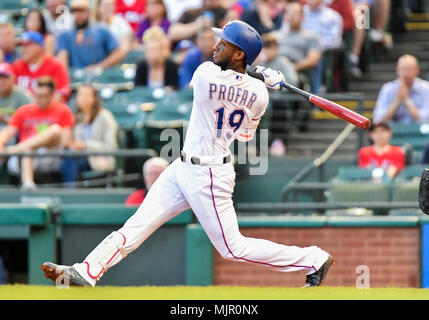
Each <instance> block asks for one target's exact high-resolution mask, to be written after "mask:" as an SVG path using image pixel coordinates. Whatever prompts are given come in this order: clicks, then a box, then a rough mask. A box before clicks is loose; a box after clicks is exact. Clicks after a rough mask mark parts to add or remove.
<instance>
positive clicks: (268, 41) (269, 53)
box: [257, 33, 298, 86]
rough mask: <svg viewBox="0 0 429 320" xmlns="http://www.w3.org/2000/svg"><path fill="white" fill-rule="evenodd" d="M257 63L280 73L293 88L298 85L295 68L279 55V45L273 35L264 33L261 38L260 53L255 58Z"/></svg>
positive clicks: (287, 59)
mask: <svg viewBox="0 0 429 320" xmlns="http://www.w3.org/2000/svg"><path fill="white" fill-rule="evenodd" d="M257 63H260V64H261V65H262V66H265V67H267V68H271V69H274V70H278V71H281V72H282V73H283V74H284V76H285V79H286V82H287V83H289V84H291V85H293V86H296V85H298V74H297V72H296V70H295V66H294V64H293V63H292V62H291V61H290V60H289V58H287V57H286V56H283V55H280V54H279V45H278V40H277V36H276V34H275V33H265V34H264V35H263V36H262V51H261V53H260V55H259V56H258V58H257Z"/></svg>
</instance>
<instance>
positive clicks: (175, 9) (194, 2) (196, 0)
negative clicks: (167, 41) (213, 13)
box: [164, 0, 203, 22]
mask: <svg viewBox="0 0 429 320" xmlns="http://www.w3.org/2000/svg"><path fill="white" fill-rule="evenodd" d="M164 4H165V6H166V7H167V13H168V20H170V21H171V22H176V21H177V20H179V19H180V17H181V16H182V14H183V13H184V12H185V11H186V10H189V9H197V8H201V7H202V6H203V1H202V0H164Z"/></svg>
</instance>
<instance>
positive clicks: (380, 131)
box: [358, 122, 405, 178]
mask: <svg viewBox="0 0 429 320" xmlns="http://www.w3.org/2000/svg"><path fill="white" fill-rule="evenodd" d="M368 132H369V137H370V139H371V141H372V142H373V145H370V146H366V147H362V148H361V149H360V150H359V153H358V167H360V168H368V169H375V168H381V169H383V172H384V174H385V175H387V177H389V178H393V177H395V176H396V175H397V174H398V172H400V171H401V170H402V169H404V167H405V154H404V152H403V150H402V148H401V147H399V146H392V145H390V138H391V137H392V130H391V129H390V126H389V125H388V124H387V123H385V122H378V123H377V122H376V123H374V122H373V123H372V124H371V126H370V127H369V128H368Z"/></svg>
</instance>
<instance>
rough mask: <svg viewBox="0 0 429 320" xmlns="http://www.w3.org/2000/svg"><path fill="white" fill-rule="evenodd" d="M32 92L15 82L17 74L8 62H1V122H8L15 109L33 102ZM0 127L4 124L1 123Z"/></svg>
mask: <svg viewBox="0 0 429 320" xmlns="http://www.w3.org/2000/svg"><path fill="white" fill-rule="evenodd" d="M32 99H33V97H32V95H31V93H30V92H29V91H28V90H26V89H23V88H20V87H18V86H17V85H16V84H15V75H14V73H13V70H12V67H11V66H10V65H9V64H8V63H5V62H4V63H1V64H0V123H4V124H6V123H8V122H9V120H10V118H11V116H12V115H13V114H14V113H15V110H16V109H18V108H19V107H20V106H23V105H24V104H29V103H31V101H32ZM0 127H3V125H1V124H0Z"/></svg>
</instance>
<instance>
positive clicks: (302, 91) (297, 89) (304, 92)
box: [281, 81, 312, 100]
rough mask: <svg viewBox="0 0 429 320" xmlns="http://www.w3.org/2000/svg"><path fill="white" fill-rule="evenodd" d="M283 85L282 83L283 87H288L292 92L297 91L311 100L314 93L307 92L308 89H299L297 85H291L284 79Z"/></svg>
mask: <svg viewBox="0 0 429 320" xmlns="http://www.w3.org/2000/svg"><path fill="white" fill-rule="evenodd" d="M281 85H282V87H283V88H286V89H288V90H289V91H292V92H294V93H297V94H299V95H300V96H301V97H304V98H306V99H308V100H310V98H311V96H312V94H311V93H309V92H307V91H304V90H301V89H299V88H297V87H295V86H293V85H291V84H289V83H287V82H284V81H282V83H281Z"/></svg>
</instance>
